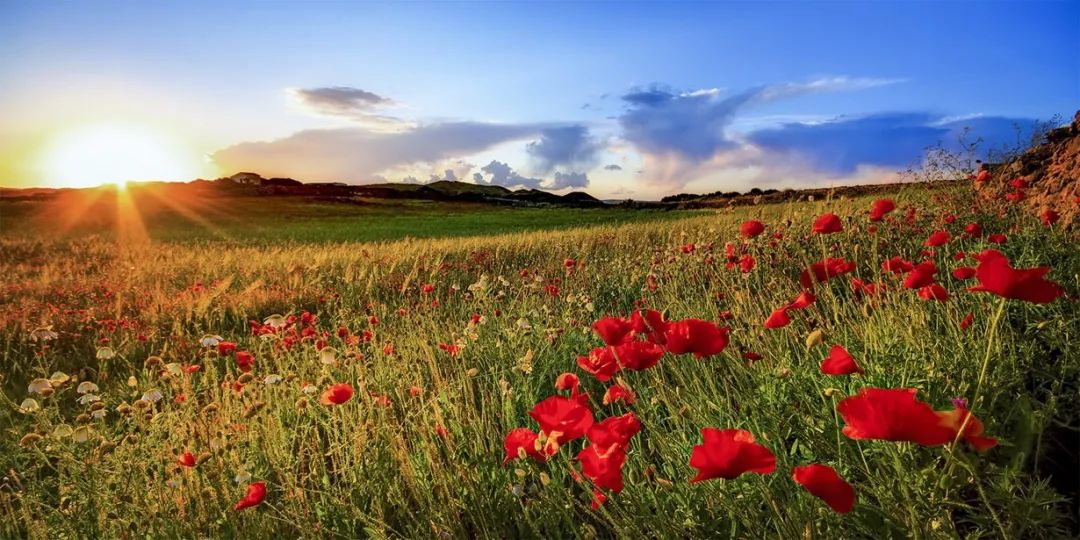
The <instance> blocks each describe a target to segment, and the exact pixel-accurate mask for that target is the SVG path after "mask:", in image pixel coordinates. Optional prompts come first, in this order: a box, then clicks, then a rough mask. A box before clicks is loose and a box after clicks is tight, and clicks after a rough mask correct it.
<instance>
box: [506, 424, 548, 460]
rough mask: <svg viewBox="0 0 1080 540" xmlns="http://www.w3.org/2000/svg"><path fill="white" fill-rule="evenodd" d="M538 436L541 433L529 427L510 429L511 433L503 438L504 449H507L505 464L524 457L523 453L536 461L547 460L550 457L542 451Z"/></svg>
mask: <svg viewBox="0 0 1080 540" xmlns="http://www.w3.org/2000/svg"><path fill="white" fill-rule="evenodd" d="M538 438H539V435H537V434H536V433H533V432H532V430H530V429H528V428H515V429H512V430H510V433H507V434H506V439H504V440H503V449H504V450H506V457H504V458H503V465H505V464H507V463H510V462H511V461H513V460H515V459H518V458H519V457H522V455H524V456H527V457H531V458H533V459H535V460H536V461H541V462H543V461H547V458H548V457H547V456H546V455H544V454H543V453H542V452H541V451H540V448H539V446H540V445H539V444H537V442H536V441H537V439H538Z"/></svg>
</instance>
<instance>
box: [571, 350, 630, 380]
mask: <svg viewBox="0 0 1080 540" xmlns="http://www.w3.org/2000/svg"><path fill="white" fill-rule="evenodd" d="M577 364H578V367H580V368H581V369H582V370H583V371H585V372H586V373H589V374H591V375H592V376H594V377H596V380H598V381H600V382H606V381H607V380H609V379H611V378H612V377H613V376H615V374H616V373H617V372H618V371H619V369H621V367H620V366H619V361H618V359H617V358H615V353H614V351H613V349H612V348H611V347H596V348H595V349H593V350H592V351H590V352H589V354H588V356H579V357H578V359H577Z"/></svg>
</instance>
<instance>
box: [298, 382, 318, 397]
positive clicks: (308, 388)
mask: <svg viewBox="0 0 1080 540" xmlns="http://www.w3.org/2000/svg"><path fill="white" fill-rule="evenodd" d="M300 391H301V392H303V393H305V394H307V395H309V396H310V395H312V394H315V393H316V392H318V391H319V387H318V386H315V385H314V384H311V383H304V386H302V387H301V388H300Z"/></svg>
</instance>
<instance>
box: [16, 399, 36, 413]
mask: <svg viewBox="0 0 1080 540" xmlns="http://www.w3.org/2000/svg"><path fill="white" fill-rule="evenodd" d="M40 410H41V405H38V402H37V400H36V399H34V398H26V399H24V400H23V401H22V403H20V404H19V412H21V413H23V414H30V413H32V412H34V411H40Z"/></svg>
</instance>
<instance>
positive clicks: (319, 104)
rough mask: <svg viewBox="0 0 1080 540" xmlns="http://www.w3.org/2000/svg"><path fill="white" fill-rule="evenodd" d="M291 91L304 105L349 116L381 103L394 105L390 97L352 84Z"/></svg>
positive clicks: (368, 109) (319, 110) (324, 111)
mask: <svg viewBox="0 0 1080 540" xmlns="http://www.w3.org/2000/svg"><path fill="white" fill-rule="evenodd" d="M289 93H290V94H291V95H292V96H293V98H295V99H296V100H297V101H298V102H300V103H301V104H302V105H305V106H307V107H309V108H311V109H312V110H315V111H317V112H322V113H326V114H335V115H343V116H349V115H352V114H355V113H357V112H362V111H370V110H371V109H374V108H375V107H378V106H380V105H392V104H394V101H393V100H391V99H390V98H387V97H383V96H380V95H378V94H376V93H374V92H368V91H367V90H361V89H359V88H353V87H351V86H325V87H321V88H292V89H290V90H289Z"/></svg>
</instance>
